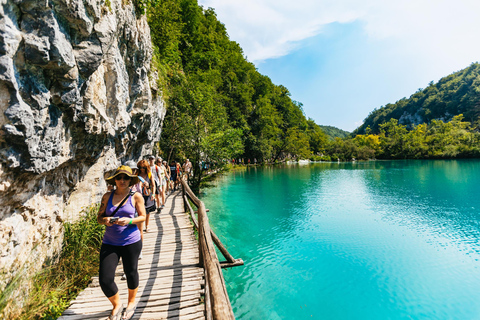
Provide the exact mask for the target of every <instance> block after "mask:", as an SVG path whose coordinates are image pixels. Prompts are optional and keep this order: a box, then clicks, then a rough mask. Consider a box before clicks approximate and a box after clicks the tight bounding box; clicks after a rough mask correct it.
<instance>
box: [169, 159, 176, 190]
mask: <svg viewBox="0 0 480 320" xmlns="http://www.w3.org/2000/svg"><path fill="white" fill-rule="evenodd" d="M170 189H171V190H172V191H175V190H177V164H176V162H175V160H172V162H170Z"/></svg>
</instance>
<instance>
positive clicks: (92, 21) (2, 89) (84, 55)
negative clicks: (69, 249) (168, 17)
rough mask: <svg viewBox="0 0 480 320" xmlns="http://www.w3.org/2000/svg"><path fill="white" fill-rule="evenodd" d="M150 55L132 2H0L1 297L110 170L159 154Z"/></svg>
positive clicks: (50, 246) (101, 186) (52, 244)
mask: <svg viewBox="0 0 480 320" xmlns="http://www.w3.org/2000/svg"><path fill="white" fill-rule="evenodd" d="M151 57H152V47H151V39H150V30H149V27H148V24H147V22H146V18H145V17H144V16H142V17H138V16H136V15H135V10H134V7H133V4H132V1H128V0H109V1H105V0H0V272H1V276H0V291H1V290H3V289H4V288H5V286H6V284H7V283H8V282H9V281H10V280H11V279H12V276H13V275H14V274H15V272H16V271H17V270H20V269H21V268H22V267H23V266H25V264H26V263H27V264H28V263H33V264H35V265H36V266H38V267H39V266H41V264H42V262H43V261H44V259H45V258H46V257H49V256H51V255H52V254H54V253H55V252H56V251H57V250H58V248H59V246H60V245H61V240H62V230H63V227H62V223H63V221H74V220H75V219H76V218H77V217H78V214H79V212H80V211H81V207H83V206H88V205H90V204H93V203H96V202H98V201H99V200H100V198H101V196H102V194H103V193H104V192H105V191H106V187H105V181H104V174H105V172H106V171H108V170H111V169H114V168H115V167H116V166H118V165H119V164H120V162H123V161H125V160H128V159H135V160H136V159H139V158H140V157H141V156H142V155H145V154H147V153H151V152H152V148H153V143H154V142H155V141H158V140H159V138H160V130H161V125H162V121H163V117H164V114H165V108H164V105H163V101H162V99H161V96H160V93H157V92H156V91H155V90H154V89H153V88H156V86H152V83H153V82H155V81H156V79H154V78H149V70H150V62H151ZM32 257H33V259H32Z"/></svg>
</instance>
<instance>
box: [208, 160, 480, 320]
mask: <svg viewBox="0 0 480 320" xmlns="http://www.w3.org/2000/svg"><path fill="white" fill-rule="evenodd" d="M479 193H480V161H478V160H463V161H455V160H452V161H376V162H356V163H340V164H338V163H315V164H310V165H305V166H299V165H290V166H284V167H274V168H271V167H269V168H250V169H248V170H246V171H242V172H233V173H230V174H228V175H227V176H225V177H223V178H221V179H220V181H219V182H218V183H217V186H216V187H214V188H210V189H206V190H205V192H204V194H203V195H202V200H203V201H204V202H205V204H206V207H207V208H209V209H210V212H209V218H210V223H211V225H212V228H213V229H214V230H215V232H216V233H217V234H218V236H219V237H220V238H221V240H222V241H223V242H224V243H225V244H226V246H227V247H228V249H229V250H230V252H231V253H232V255H233V256H234V257H236V258H237V257H240V258H242V259H243V260H244V261H245V265H244V266H242V267H236V268H233V269H229V270H224V276H225V280H226V283H227V289H228V292H229V296H230V300H231V302H232V305H233V310H234V313H235V316H236V317H237V319H261V320H263V319H369V320H371V319H382V320H383V319H462V320H466V319H480V261H479V258H480V244H479V239H480V227H479V223H480V219H479V218H480V196H479Z"/></svg>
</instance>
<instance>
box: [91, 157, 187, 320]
mask: <svg viewBox="0 0 480 320" xmlns="http://www.w3.org/2000/svg"><path fill="white" fill-rule="evenodd" d="M191 169H192V165H191V163H190V161H189V160H188V159H187V161H186V162H185V164H184V165H183V170H182V166H180V164H179V163H177V162H175V161H172V162H171V163H170V165H167V162H166V161H163V159H162V158H160V157H159V158H155V157H153V156H149V157H148V158H147V159H143V160H140V161H138V162H137V163H135V162H134V161H128V162H127V163H125V165H122V166H120V167H118V168H117V169H116V170H115V172H114V173H113V174H111V175H110V176H109V177H107V178H106V179H105V181H106V182H107V186H108V191H107V193H105V194H104V195H103V197H102V201H101V205H100V209H99V211H98V216H97V221H98V223H100V224H104V225H106V228H105V234H104V236H103V241H102V246H101V249H100V270H99V281H100V286H101V288H102V291H103V293H104V294H105V296H106V297H107V298H108V299H109V300H110V302H111V303H112V305H113V309H112V312H111V313H110V315H109V317H108V319H109V320H120V319H123V320H127V319H132V317H133V316H134V314H135V310H136V304H135V298H136V295H137V291H138V285H139V274H138V260H139V259H141V251H142V243H143V232H149V228H148V225H149V221H150V214H151V213H152V212H155V211H156V212H161V210H162V209H163V208H164V206H165V200H166V196H167V195H168V192H172V191H175V190H176V189H177V187H178V184H179V183H180V180H179V178H180V177H181V175H182V174H185V175H186V178H188V176H189V175H190V174H191ZM143 225H145V228H143ZM120 258H121V259H122V263H123V270H124V272H125V274H124V277H125V278H126V280H127V286H128V304H127V306H126V308H125V310H124V306H123V305H122V304H121V302H120V295H119V293H118V287H117V285H116V284H115V279H114V278H115V270H116V268H117V265H118V263H119V261H120Z"/></svg>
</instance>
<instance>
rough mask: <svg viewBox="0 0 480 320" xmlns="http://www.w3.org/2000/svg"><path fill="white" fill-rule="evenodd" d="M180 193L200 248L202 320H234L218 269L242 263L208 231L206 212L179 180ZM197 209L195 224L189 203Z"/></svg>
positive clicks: (188, 188) (201, 203) (223, 280)
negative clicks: (203, 305)
mask: <svg viewBox="0 0 480 320" xmlns="http://www.w3.org/2000/svg"><path fill="white" fill-rule="evenodd" d="M180 181H181V183H182V187H183V188H182V189H183V201H184V206H185V211H187V209H188V212H190V217H191V219H192V221H193V224H194V225H195V228H196V229H197V230H198V242H199V248H200V264H201V265H202V267H203V268H204V270H205V312H206V319H207V320H208V319H213V320H228V319H235V317H234V315H233V311H232V305H231V304H230V300H229V298H228V293H227V289H226V287H225V279H224V278H223V274H222V268H227V267H234V266H241V265H243V260H242V259H234V258H233V257H232V255H231V254H230V253H229V252H228V250H227V249H226V248H225V246H224V245H223V244H222V243H221V241H220V239H219V238H218V237H217V236H216V235H215V233H214V232H213V231H212V230H211V229H210V224H209V223H208V217H207V210H206V209H205V205H204V203H203V202H202V201H200V199H198V198H197V196H196V195H195V194H194V193H193V192H192V190H191V189H190V187H189V186H188V184H187V183H186V182H185V181H184V180H183V179H180ZM189 199H190V200H191V201H192V203H193V204H194V205H195V206H196V207H197V213H198V221H197V219H196V217H195V214H194V213H195V211H194V210H193V208H192V206H191V205H190V202H189V201H188V200H189ZM214 243H215V245H216V246H217V248H218V249H219V250H220V252H221V253H222V254H223V256H224V257H225V259H226V261H222V262H219V260H218V256H217V253H216V251H215V247H214Z"/></svg>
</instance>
